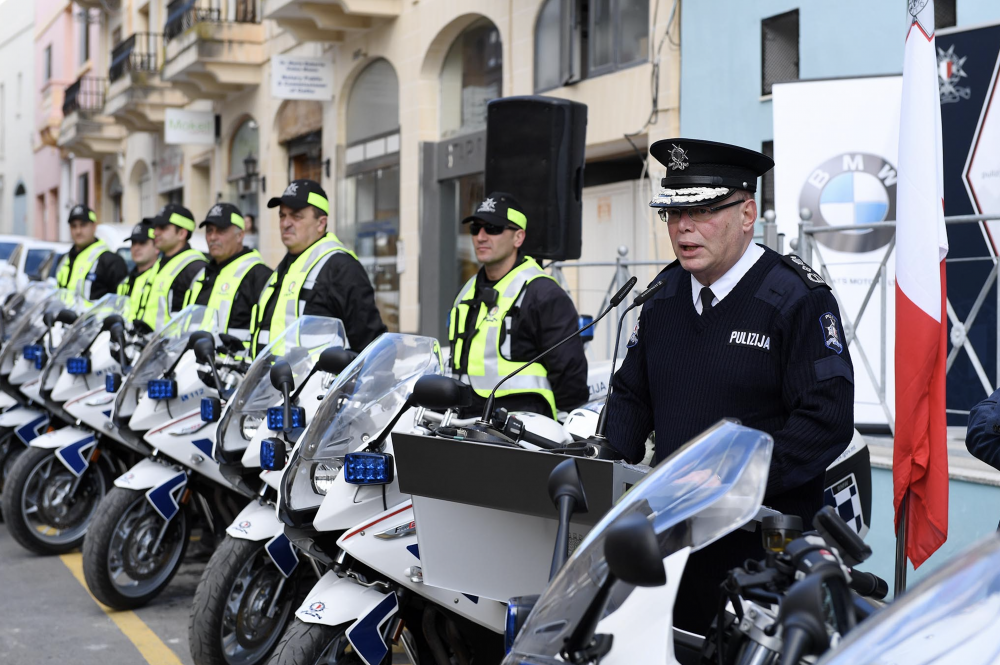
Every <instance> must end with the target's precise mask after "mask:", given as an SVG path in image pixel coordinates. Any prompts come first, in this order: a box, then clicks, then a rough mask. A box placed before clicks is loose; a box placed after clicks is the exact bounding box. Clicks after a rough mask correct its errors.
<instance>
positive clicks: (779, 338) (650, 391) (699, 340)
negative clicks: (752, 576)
mask: <svg viewBox="0 0 1000 665" xmlns="http://www.w3.org/2000/svg"><path fill="white" fill-rule="evenodd" d="M656 279H657V280H661V279H662V280H665V284H664V286H663V288H662V289H660V291H659V292H658V293H657V294H656V295H655V296H654V297H653V298H652V300H650V301H649V302H647V303H646V304H645V305H644V306H643V310H642V314H641V316H640V317H639V322H638V324H637V327H636V330H635V331H634V332H633V334H632V337H631V338H630V340H629V344H628V346H629V349H628V354H627V356H626V358H625V361H624V362H623V364H622V368H621V369H620V370H619V371H618V372H617V373H616V375H615V378H614V391H613V393H612V397H611V400H610V403H609V404H608V408H609V409H610V412H609V414H608V415H609V419H608V431H607V436H608V439H609V441H610V442H611V444H612V445H613V446H614V447H615V448H616V449H618V450H619V451H620V452H621V453H622V454H623V455H624V457H625V458H626V459H628V460H630V461H638V460H639V459H641V458H642V456H643V453H644V448H643V442H644V441H645V440H646V437H647V436H648V434H649V432H650V431H654V430H655V432H656V461H657V462H659V461H660V460H662V459H663V458H665V457H667V456H668V455H670V454H671V453H672V452H674V451H675V450H677V449H678V448H679V447H680V446H681V445H683V444H684V443H685V442H687V441H688V440H690V439H692V438H693V437H695V436H696V435H698V434H699V433H700V432H702V431H703V430H705V429H706V428H708V427H709V426H711V425H712V424H713V423H715V422H717V421H718V420H720V419H722V418H735V419H738V420H739V421H740V422H741V423H742V424H743V425H746V426H747V427H753V428H756V429H759V430H762V431H764V432H767V433H768V434H770V435H771V436H772V437H773V438H774V453H773V456H772V459H771V468H770V473H769V475H768V482H767V491H766V495H765V504H766V505H768V506H770V507H772V508H775V509H777V510H780V511H782V512H785V513H790V514H797V515H801V516H802V517H803V519H804V520H806V524H807V525H808V524H809V521H811V519H812V516H813V514H814V513H815V512H816V511H817V510H818V509H819V508H820V507H821V506H822V500H823V489H824V488H823V479H824V472H825V470H826V467H827V466H828V465H829V464H830V463H832V462H833V461H834V460H835V459H836V458H837V457H838V456H839V455H840V453H842V452H843V451H844V450H845V449H846V448H847V446H848V444H849V443H850V441H851V437H852V435H853V428H854V370H853V366H852V364H851V357H850V352H849V351H848V349H847V345H846V343H845V337H844V332H843V327H842V325H841V322H840V311H839V309H838V308H837V302H836V300H835V299H834V297H833V294H832V293H831V292H830V288H829V286H828V285H827V284H826V283H825V282H824V281H823V280H822V278H821V277H820V276H819V275H818V274H816V273H815V272H813V271H812V269H811V268H808V266H805V264H803V263H802V261H801V260H800V259H798V258H797V257H782V256H781V255H779V254H778V253H777V252H774V251H772V250H770V249H767V248H764V254H763V255H762V256H761V257H760V258H759V259H758V260H757V262H756V263H755V264H754V265H753V267H751V268H750V270H749V271H748V272H747V273H746V274H745V275H744V276H743V278H742V279H741V280H740V281H739V283H738V284H737V285H736V286H735V288H734V289H733V290H732V291H731V292H730V293H729V294H728V295H727V296H726V297H725V298H724V299H723V300H721V301H719V303H718V304H716V306H715V307H713V308H711V309H710V310H709V311H708V312H705V313H703V314H702V315H699V314H698V313H697V310H695V308H694V303H693V302H692V298H691V275H690V273H688V272H687V271H686V270H684V269H683V268H681V267H680V265H679V263H678V262H674V263H672V264H671V265H669V266H668V267H667V268H666V269H664V270H663V271H662V272H661V273H660V274H659V275H658V276H657V278H656ZM654 281H655V280H654Z"/></svg>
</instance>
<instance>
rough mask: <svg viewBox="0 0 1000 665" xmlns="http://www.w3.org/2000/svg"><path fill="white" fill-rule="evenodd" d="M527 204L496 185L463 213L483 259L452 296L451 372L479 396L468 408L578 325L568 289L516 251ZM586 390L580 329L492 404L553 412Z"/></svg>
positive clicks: (477, 407) (478, 406) (479, 405)
mask: <svg viewBox="0 0 1000 665" xmlns="http://www.w3.org/2000/svg"><path fill="white" fill-rule="evenodd" d="M523 210H524V208H522V207H521V205H520V204H519V203H518V202H517V201H516V200H515V199H514V197H512V196H511V195H510V194H506V193H503V192H494V193H492V194H490V195H489V196H488V197H486V199H485V200H484V201H483V202H482V203H481V204H479V207H478V208H477V209H476V212H474V213H473V214H472V215H470V216H469V217H466V218H465V219H463V220H462V224H469V231H470V232H471V234H472V242H473V245H474V247H475V250H476V258H477V259H479V261H480V263H482V264H483V266H482V268H480V269H479V272H478V273H477V274H476V275H475V276H474V277H473V278H472V279H470V280H469V281H468V282H467V283H466V284H465V286H463V287H462V290H461V291H460V292H459V294H458V297H457V298H455V304H454V306H453V308H452V310H451V315H450V317H449V324H448V341H449V342H450V343H451V366H452V372H453V374H454V375H455V376H458V377H461V378H462V380H463V381H466V382H467V383H469V384H470V385H471V386H472V390H473V392H474V393H475V396H476V397H475V403H474V404H473V407H472V408H471V409H470V410H469V411H468V413H469V414H471V413H481V412H482V409H483V405H484V404H485V402H486V399H487V398H488V397H489V395H490V392H491V391H492V390H493V388H494V386H496V384H497V382H499V381H500V379H502V378H503V377H504V376H506V375H507V374H510V373H511V372H513V371H514V370H515V369H517V368H518V367H520V366H521V365H522V364H524V363H525V362H527V361H529V360H531V359H532V358H534V357H535V356H537V355H538V354H539V353H541V352H542V351H544V350H546V349H548V348H549V347H551V346H553V345H555V344H556V343H557V342H559V341H560V340H561V339H563V338H564V337H567V336H568V335H570V334H571V333H573V331H575V330H577V326H578V325H579V316H578V315H577V311H576V307H575V306H574V305H573V301H572V300H570V297H569V295H568V294H567V293H566V292H565V291H563V289H562V287H560V286H559V283H558V282H556V280H555V279H553V278H552V277H551V276H549V275H548V274H546V273H545V272H544V271H543V270H542V268H541V266H539V265H538V263H536V262H535V260H534V259H532V258H531V257H529V256H522V255H521V252H520V251H519V248H520V247H521V245H522V244H523V243H524V238H525V232H526V230H527V226H528V219H527V217H526V216H525V214H524V212H523ZM588 396H589V391H588V388H587V357H586V356H585V355H584V353H583V342H582V341H580V338H578V337H577V338H574V339H571V340H570V341H569V342H567V343H566V344H564V345H562V346H561V347H559V348H558V349H555V350H554V351H552V352H551V353H549V354H548V355H547V356H545V358H543V359H542V360H540V361H539V362H537V363H533V364H532V365H529V366H528V367H527V368H525V369H524V370H522V371H521V372H520V373H519V374H517V375H516V376H514V377H513V378H511V379H510V380H508V381H507V382H506V383H504V385H503V387H502V388H501V389H500V390H498V391H497V393H496V402H495V404H496V406H497V407H498V408H499V407H504V408H506V409H507V410H509V411H531V412H534V413H541V414H544V415H547V416H552V417H553V418H554V417H555V416H556V413H557V411H569V410H570V409H572V408H574V407H577V406H579V405H580V404H582V403H584V402H586V401H587V397H588ZM463 415H466V414H463Z"/></svg>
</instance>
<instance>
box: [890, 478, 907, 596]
mask: <svg viewBox="0 0 1000 665" xmlns="http://www.w3.org/2000/svg"><path fill="white" fill-rule="evenodd" d="M909 499H910V491H909V490H907V491H906V494H904V495H903V500H902V501H901V502H900V504H899V528H898V529H896V580H895V586H894V587H893V592H892V595H893V598H899V596H900V594H902V593H903V592H904V591H906V518H907V512H908V511H907V510H906V504H907V503H909Z"/></svg>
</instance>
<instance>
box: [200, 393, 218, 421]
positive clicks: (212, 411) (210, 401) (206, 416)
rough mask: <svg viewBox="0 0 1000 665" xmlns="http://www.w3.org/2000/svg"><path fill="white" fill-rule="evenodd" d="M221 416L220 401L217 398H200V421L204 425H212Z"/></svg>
mask: <svg viewBox="0 0 1000 665" xmlns="http://www.w3.org/2000/svg"><path fill="white" fill-rule="evenodd" d="M221 414H222V401H221V400H220V399H219V398H218V397H202V398H201V419H202V421H204V422H206V423H214V422H215V421H217V420H218V419H219V416H220V415H221Z"/></svg>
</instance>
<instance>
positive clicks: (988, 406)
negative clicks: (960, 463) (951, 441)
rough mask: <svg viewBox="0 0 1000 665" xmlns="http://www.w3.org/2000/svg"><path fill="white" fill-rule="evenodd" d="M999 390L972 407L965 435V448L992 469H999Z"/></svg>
mask: <svg viewBox="0 0 1000 665" xmlns="http://www.w3.org/2000/svg"><path fill="white" fill-rule="evenodd" d="M998 400H1000V390H997V391H995V392H994V393H993V394H992V395H990V396H989V397H987V398H986V399H984V400H983V401H982V402H980V403H979V404H977V405H975V406H974V407H972V411H971V412H970V413H969V428H968V431H967V432H966V435H965V447H966V448H968V449H969V452H970V453H972V455H973V457H976V458H977V459H980V460H982V461H983V462H986V463H987V464H989V465H990V466H992V467H993V468H994V469H1000V411H998V410H997V401H998Z"/></svg>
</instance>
